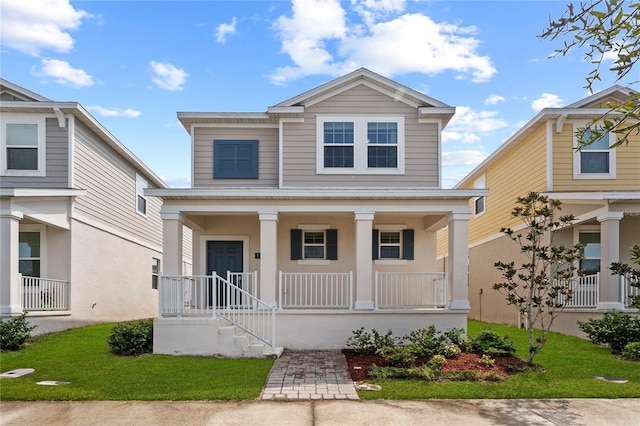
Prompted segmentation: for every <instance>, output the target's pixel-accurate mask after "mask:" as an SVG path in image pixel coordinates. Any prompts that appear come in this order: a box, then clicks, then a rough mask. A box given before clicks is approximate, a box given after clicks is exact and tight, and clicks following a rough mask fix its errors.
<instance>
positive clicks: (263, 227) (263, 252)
mask: <svg viewBox="0 0 640 426" xmlns="http://www.w3.org/2000/svg"><path fill="white" fill-rule="evenodd" d="M258 217H259V218H260V276H259V277H258V280H259V283H260V284H259V285H260V299H261V300H262V301H263V302H265V303H266V304H268V305H271V306H277V300H278V298H277V297H276V295H277V291H278V290H277V288H278V213H277V212H259V213H258Z"/></svg>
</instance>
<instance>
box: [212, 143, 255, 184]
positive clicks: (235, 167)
mask: <svg viewBox="0 0 640 426" xmlns="http://www.w3.org/2000/svg"><path fill="white" fill-rule="evenodd" d="M213 177H214V178H215V179H257V178H258V141H257V140H214V141H213Z"/></svg>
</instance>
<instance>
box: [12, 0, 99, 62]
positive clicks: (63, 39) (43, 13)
mask: <svg viewBox="0 0 640 426" xmlns="http://www.w3.org/2000/svg"><path fill="white" fill-rule="evenodd" d="M89 17H91V15H90V14H88V13H87V12H85V11H83V10H76V9H74V8H73V6H72V5H71V4H69V1H68V0H29V1H25V0H2V13H0V38H1V39H2V45H3V46H7V47H10V48H13V49H16V50H19V51H21V52H23V53H26V54H28V55H32V56H37V55H39V53H40V52H41V51H42V50H49V49H51V50H55V51H57V52H68V51H70V50H71V49H72V48H73V38H72V37H71V35H70V34H69V31H73V30H77V29H78V28H79V27H80V25H81V24H82V20H83V19H86V18H89Z"/></svg>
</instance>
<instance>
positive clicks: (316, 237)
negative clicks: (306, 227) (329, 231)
mask: <svg viewBox="0 0 640 426" xmlns="http://www.w3.org/2000/svg"><path fill="white" fill-rule="evenodd" d="M304 243H305V244H324V232H305V233H304Z"/></svg>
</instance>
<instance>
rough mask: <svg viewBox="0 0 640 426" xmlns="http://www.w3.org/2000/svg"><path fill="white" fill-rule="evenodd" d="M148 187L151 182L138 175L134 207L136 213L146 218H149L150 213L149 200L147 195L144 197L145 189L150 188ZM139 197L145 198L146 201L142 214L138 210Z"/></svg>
mask: <svg viewBox="0 0 640 426" xmlns="http://www.w3.org/2000/svg"><path fill="white" fill-rule="evenodd" d="M148 187H149V182H147V180H146V179H145V178H143V177H142V176H140V175H139V174H137V173H136V199H135V204H134V207H135V209H136V213H138V214H139V215H141V216H144V217H147V213H148V212H149V198H148V197H147V196H146V195H144V190H145V188H148ZM138 197H142V198H144V201H145V211H144V212H141V211H140V210H138Z"/></svg>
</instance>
